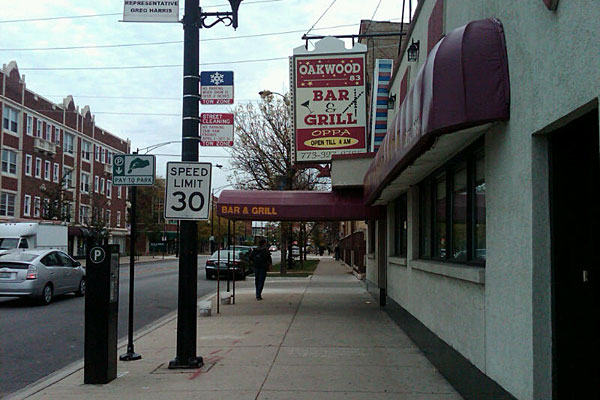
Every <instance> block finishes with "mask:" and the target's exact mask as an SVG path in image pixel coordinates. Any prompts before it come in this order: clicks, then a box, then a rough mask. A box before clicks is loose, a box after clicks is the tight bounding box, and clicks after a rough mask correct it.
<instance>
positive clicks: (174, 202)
mask: <svg viewBox="0 0 600 400" xmlns="http://www.w3.org/2000/svg"><path fill="white" fill-rule="evenodd" d="M211 175H212V164H210V163H200V162H168V163H167V190H166V191H165V219H190V220H207V219H208V216H209V213H208V212H209V210H210V201H211V198H210V178H211Z"/></svg>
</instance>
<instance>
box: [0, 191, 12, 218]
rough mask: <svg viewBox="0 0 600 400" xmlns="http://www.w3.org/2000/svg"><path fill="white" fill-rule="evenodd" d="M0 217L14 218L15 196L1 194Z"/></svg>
mask: <svg viewBox="0 0 600 400" xmlns="http://www.w3.org/2000/svg"><path fill="white" fill-rule="evenodd" d="M0 216H3V217H14V216H15V195H14V194H12V193H5V192H2V194H1V195H0Z"/></svg>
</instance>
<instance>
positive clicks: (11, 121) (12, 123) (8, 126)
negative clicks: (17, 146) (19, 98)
mask: <svg viewBox="0 0 600 400" xmlns="http://www.w3.org/2000/svg"><path fill="white" fill-rule="evenodd" d="M2 128H3V129H5V130H7V131H9V132H12V133H14V134H17V135H18V134H19V112H18V111H17V110H15V109H14V108H12V107H9V106H7V105H4V107H3V108H2Z"/></svg>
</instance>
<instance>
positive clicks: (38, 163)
mask: <svg viewBox="0 0 600 400" xmlns="http://www.w3.org/2000/svg"><path fill="white" fill-rule="evenodd" d="M35 177H36V178H38V179H39V178H41V177H42V159H41V158H38V157H36V158H35Z"/></svg>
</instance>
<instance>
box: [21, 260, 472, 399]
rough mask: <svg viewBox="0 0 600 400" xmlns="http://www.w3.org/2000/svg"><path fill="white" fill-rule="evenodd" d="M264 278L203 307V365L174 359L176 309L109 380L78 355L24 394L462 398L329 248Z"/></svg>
mask: <svg viewBox="0 0 600 400" xmlns="http://www.w3.org/2000/svg"><path fill="white" fill-rule="evenodd" d="M265 286H266V287H265V291H264V293H263V298H264V300H263V301H256V300H255V298H254V293H253V280H250V279H249V280H248V281H247V282H244V283H242V284H240V285H239V287H238V289H239V290H238V291H237V293H236V294H237V296H236V304H235V305H225V306H221V313H220V314H216V306H215V300H213V316H212V317H198V355H200V356H202V357H204V362H205V366H204V367H203V368H201V369H199V370H184V371H182V370H175V371H172V370H169V369H167V368H166V366H167V365H168V362H169V360H171V359H172V358H174V356H175V346H176V322H177V321H176V319H175V317H172V318H171V319H169V320H166V321H163V322H162V324H160V325H159V327H158V328H156V329H154V330H152V331H150V332H147V333H146V334H145V335H143V336H142V337H140V338H138V339H137V340H136V342H135V349H136V351H137V352H138V353H140V354H142V356H143V359H142V360H140V361H134V362H129V363H126V362H119V364H118V374H119V377H118V378H117V379H115V380H114V381H112V382H111V383H109V384H107V385H83V369H82V363H79V365H77V366H72V367H71V371H63V373H62V374H57V375H56V376H55V377H54V378H53V379H50V380H47V381H46V382H40V383H37V384H35V385H32V386H31V387H29V388H26V390H25V391H23V392H20V393H19V397H18V398H28V399H78V398H83V397H85V398H103V399H124V398H127V399H130V398H139V399H167V398H174V399H187V398H189V399H192V398H193V399H196V398H202V399H272V400H275V399H294V400H296V399H300V400H301V399H307V400H308V399H310V400H314V399H319V400H320V399H375V400H378V399H410V400H417V399H419V400H426V399H427V400H430V399H431V400H442V399H444V400H450V399H461V397H460V396H459V395H458V394H457V393H456V391H455V390H454V389H453V388H452V386H451V385H450V384H449V383H448V382H447V381H446V380H445V379H444V378H443V377H442V376H441V375H440V374H439V373H438V372H437V371H436V369H435V368H434V367H433V366H432V365H431V364H430V363H429V361H428V360H427V359H426V358H425V357H424V355H423V354H422V353H421V352H420V350H418V349H417V347H416V346H415V345H414V344H413V342H412V341H411V340H410V339H409V338H408V337H407V336H406V335H405V334H404V333H403V331H402V330H400V328H398V326H397V325H395V324H394V323H393V322H392V320H391V319H390V318H389V317H388V316H387V314H386V313H385V312H383V311H381V310H380V309H379V307H378V305H377V304H375V302H374V301H373V300H372V298H371V297H370V296H369V295H368V294H367V292H366V291H365V290H364V289H363V288H362V286H361V285H360V284H359V282H358V281H357V280H356V278H354V276H353V275H352V274H351V273H350V271H349V270H348V269H347V268H346V267H345V266H343V265H341V264H339V263H338V262H336V261H333V260H331V259H327V258H325V259H322V260H321V262H320V264H319V267H318V268H317V271H316V273H315V275H314V276H313V277H312V279H310V278H307V279H303V278H295V279H291V278H272V279H267V282H266V285H265ZM119 352H122V351H121V350H119ZM69 372H70V374H69ZM61 375H62V376H61ZM65 375H66V376H65Z"/></svg>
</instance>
